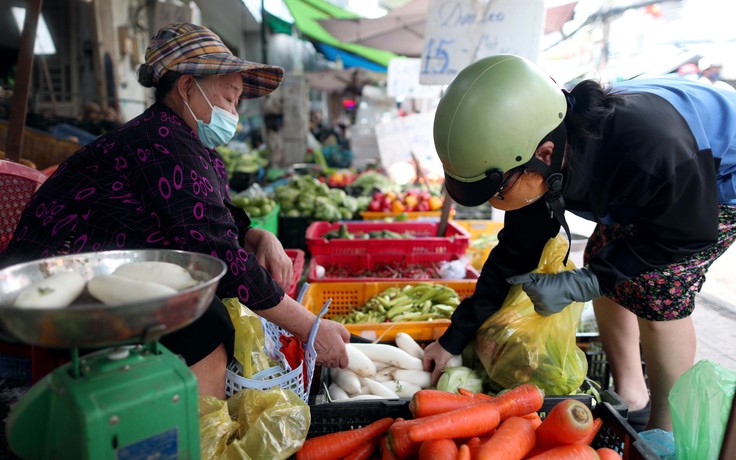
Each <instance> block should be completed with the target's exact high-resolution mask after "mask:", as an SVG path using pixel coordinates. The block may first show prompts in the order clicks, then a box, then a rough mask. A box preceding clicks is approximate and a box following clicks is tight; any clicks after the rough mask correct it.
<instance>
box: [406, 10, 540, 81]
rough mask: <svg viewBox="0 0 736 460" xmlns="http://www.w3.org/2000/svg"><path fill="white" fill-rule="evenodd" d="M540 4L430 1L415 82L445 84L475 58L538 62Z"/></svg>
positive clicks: (475, 59)
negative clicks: (514, 57) (506, 56)
mask: <svg viewBox="0 0 736 460" xmlns="http://www.w3.org/2000/svg"><path fill="white" fill-rule="evenodd" d="M544 15H545V6H544V0H430V2H429V9H428V11H427V28H426V33H425V37H424V40H425V46H424V51H423V52H422V67H421V73H420V77H419V81H420V82H421V83H422V84H427V85H444V84H448V83H450V82H451V81H452V79H453V78H454V77H455V75H457V73H458V72H459V71H460V70H462V69H463V68H464V67H467V66H468V65H470V64H472V63H473V62H475V61H477V60H478V59H481V58H484V57H487V56H493V55H496V54H504V53H511V54H517V55H519V56H523V57H526V58H528V59H530V60H532V61H536V60H537V55H538V53H539V40H540V38H541V36H542V29H543V26H544Z"/></svg>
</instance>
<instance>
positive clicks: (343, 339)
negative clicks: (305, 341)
mask: <svg viewBox="0 0 736 460" xmlns="http://www.w3.org/2000/svg"><path fill="white" fill-rule="evenodd" d="M348 342H350V332H348V330H347V329H345V326H343V325H342V324H340V323H338V322H336V321H332V320H329V319H322V320H320V323H319V330H318V331H317V337H316V338H315V339H314V349H315V351H316V352H317V362H318V363H320V364H322V365H323V366H325V367H339V368H341V369H345V368H346V367H348V352H347V350H346V349H345V344H346V343H348Z"/></svg>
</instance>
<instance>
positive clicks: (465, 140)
mask: <svg viewBox="0 0 736 460" xmlns="http://www.w3.org/2000/svg"><path fill="white" fill-rule="evenodd" d="M566 112H567V101H566V98H565V95H564V94H563V92H562V90H561V89H560V88H558V87H557V85H556V84H555V82H554V81H553V80H552V79H551V78H550V77H549V76H548V75H545V74H544V73H542V71H541V70H540V69H539V68H538V67H537V66H536V65H535V64H534V63H532V62H531V61H529V60H527V59H525V58H522V57H519V56H514V55H496V56H491V57H487V58H484V59H481V60H479V61H477V62H475V63H473V64H471V65H469V66H467V67H465V68H464V69H463V70H461V71H460V73H458V74H457V76H456V77H455V79H454V80H453V81H452V83H450V85H449V86H448V88H447V91H446V92H445V94H444V95H443V96H442V99H441V100H440V102H439V105H438V106H437V112H436V114H435V118H434V144H435V148H436V150H437V154H438V155H439V158H440V160H441V161H442V165H443V168H444V170H445V187H446V188H447V192H448V193H449V194H450V196H451V197H452V199H453V200H455V201H456V202H457V203H459V204H461V205H463V206H478V205H480V204H483V203H485V202H487V201H488V200H489V199H491V197H493V195H495V194H496V192H497V191H498V189H499V187H500V185H501V182H502V181H503V177H504V174H505V173H506V172H508V171H510V170H512V169H514V168H516V167H519V166H522V165H524V164H525V163H527V162H528V161H529V160H530V159H531V158H532V156H533V155H534V151H535V150H536V148H537V146H538V145H539V143H540V142H541V141H542V140H543V139H544V138H545V137H546V136H547V135H548V134H549V133H550V132H552V131H553V130H554V129H555V128H557V127H558V126H559V125H560V123H562V120H563V119H564V118H565V113H566Z"/></svg>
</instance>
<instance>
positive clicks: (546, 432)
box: [534, 398, 593, 450]
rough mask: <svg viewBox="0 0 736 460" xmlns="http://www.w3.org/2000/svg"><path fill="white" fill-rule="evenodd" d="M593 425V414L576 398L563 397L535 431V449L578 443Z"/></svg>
mask: <svg viewBox="0 0 736 460" xmlns="http://www.w3.org/2000/svg"><path fill="white" fill-rule="evenodd" d="M592 425H593V414H592V413H591V412H590V409H589V408H588V406H586V405H585V404H584V403H582V402H581V401H579V400H577V399H572V398H569V399H565V400H563V401H561V402H559V403H557V404H556V405H555V407H553V408H552V410H550V411H549V414H547V418H545V419H544V420H543V421H542V424H541V425H539V428H537V431H536V437H537V444H536V446H535V448H534V449H535V450H538V449H548V448H551V447H554V446H559V445H562V444H572V443H576V442H577V443H579V442H580V441H581V440H583V439H584V438H585V436H586V435H587V434H588V432H589V431H590V429H591V426H592Z"/></svg>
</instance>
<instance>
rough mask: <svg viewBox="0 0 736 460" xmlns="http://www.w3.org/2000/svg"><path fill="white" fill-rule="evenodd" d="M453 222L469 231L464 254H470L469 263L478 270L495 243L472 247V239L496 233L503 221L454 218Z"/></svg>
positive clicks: (481, 267)
mask: <svg viewBox="0 0 736 460" xmlns="http://www.w3.org/2000/svg"><path fill="white" fill-rule="evenodd" d="M455 223H456V224H458V225H460V226H461V227H463V228H464V229H465V230H467V231H468V233H470V246H469V247H468V250H467V251H466V252H465V254H467V255H468V256H470V265H472V266H473V268H475V269H476V270H479V271H480V270H481V269H483V264H484V263H486V259H488V256H489V255H490V254H491V249H493V247H494V246H495V243H491V244H489V245H488V246H486V247H482V248H478V247H473V241H474V240H477V239H478V238H480V237H481V236H483V235H489V234H491V235H497V234H498V232H499V231H500V230H501V229H502V228H503V222H499V221H495V220H456V221H455Z"/></svg>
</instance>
